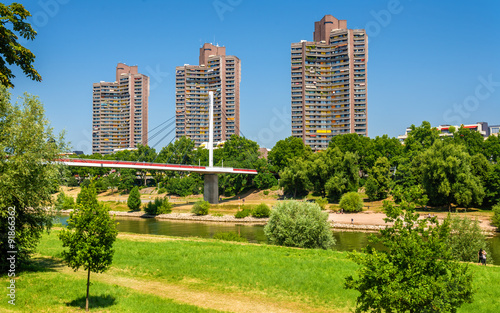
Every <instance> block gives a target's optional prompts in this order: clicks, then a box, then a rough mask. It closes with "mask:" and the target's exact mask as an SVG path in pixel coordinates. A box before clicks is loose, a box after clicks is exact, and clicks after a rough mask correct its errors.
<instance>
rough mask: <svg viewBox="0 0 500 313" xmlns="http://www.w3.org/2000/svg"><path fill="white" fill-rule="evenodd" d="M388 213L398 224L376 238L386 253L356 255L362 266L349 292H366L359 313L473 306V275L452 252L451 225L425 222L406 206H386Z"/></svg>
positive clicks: (352, 278) (372, 251)
mask: <svg viewBox="0 0 500 313" xmlns="http://www.w3.org/2000/svg"><path fill="white" fill-rule="evenodd" d="M384 208H385V213H386V215H387V218H386V219H385V220H386V222H390V223H393V225H392V226H388V227H386V228H385V229H382V230H380V237H379V238H377V237H375V236H372V237H371V239H370V242H371V243H379V244H381V245H382V246H383V247H384V249H382V250H375V249H373V248H371V247H368V248H367V249H366V250H365V253H362V254H361V253H352V254H350V257H351V258H352V259H353V260H354V262H356V263H357V264H359V265H360V266H361V267H360V269H359V270H358V271H357V275H356V277H355V276H348V277H347V278H346V281H345V287H346V288H347V289H354V290H357V291H359V292H360V295H359V296H358V298H357V307H356V312H456V311H457V309H458V308H459V307H460V306H461V305H462V304H463V303H471V302H472V296H473V289H472V273H471V271H470V269H469V267H468V265H467V264H462V263H459V262H457V261H454V258H453V255H452V253H451V250H450V249H448V247H447V242H448V238H449V236H450V227H449V224H448V222H447V221H445V222H444V223H442V224H439V222H438V221H437V219H436V218H431V219H419V214H418V213H415V211H414V207H413V206H412V205H409V204H407V203H406V202H402V203H401V206H394V205H392V204H390V203H389V202H387V201H386V202H385V203H384Z"/></svg>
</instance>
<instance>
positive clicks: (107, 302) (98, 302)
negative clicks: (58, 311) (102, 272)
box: [66, 295, 116, 309]
mask: <svg viewBox="0 0 500 313" xmlns="http://www.w3.org/2000/svg"><path fill="white" fill-rule="evenodd" d="M85 300H86V297H80V298H78V299H75V300H73V301H71V302H69V303H66V306H72V307H78V308H81V309H85ZM115 303H116V298H115V297H113V296H111V295H99V296H89V309H97V308H106V307H109V306H112V305H114V304H115Z"/></svg>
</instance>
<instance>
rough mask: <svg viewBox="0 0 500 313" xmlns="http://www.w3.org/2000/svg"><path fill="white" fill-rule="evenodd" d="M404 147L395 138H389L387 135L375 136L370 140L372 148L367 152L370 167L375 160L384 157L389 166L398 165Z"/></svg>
mask: <svg viewBox="0 0 500 313" xmlns="http://www.w3.org/2000/svg"><path fill="white" fill-rule="evenodd" d="M403 153H404V147H403V145H402V144H401V142H400V141H399V139H397V138H389V136H388V135H383V136H381V137H379V136H377V137H375V139H373V140H372V147H371V149H369V150H368V151H367V158H368V159H369V164H370V167H369V168H371V167H373V165H374V164H375V162H376V160H377V159H378V158H380V157H386V158H387V160H389V163H390V164H391V166H395V165H398V164H399V159H400V158H401V157H402V156H403Z"/></svg>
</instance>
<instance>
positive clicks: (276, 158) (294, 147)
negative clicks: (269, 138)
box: [267, 136, 312, 171]
mask: <svg viewBox="0 0 500 313" xmlns="http://www.w3.org/2000/svg"><path fill="white" fill-rule="evenodd" d="M311 153H312V151H311V148H310V147H309V146H306V145H305V144H304V142H303V141H302V139H300V138H297V137H293V136H290V137H288V138H285V139H283V140H280V141H278V142H277V143H276V144H275V145H274V147H273V148H272V149H271V151H269V153H268V155H267V160H268V161H269V163H271V164H273V165H275V166H276V167H277V169H278V170H280V171H281V170H283V169H284V168H285V167H287V166H288V165H289V163H290V160H291V159H293V158H297V157H305V156H307V155H309V154H311Z"/></svg>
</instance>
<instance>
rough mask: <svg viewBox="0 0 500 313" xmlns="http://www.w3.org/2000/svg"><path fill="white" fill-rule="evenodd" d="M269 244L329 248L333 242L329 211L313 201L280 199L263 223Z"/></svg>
mask: <svg viewBox="0 0 500 313" xmlns="http://www.w3.org/2000/svg"><path fill="white" fill-rule="evenodd" d="M264 233H265V234H266V236H267V238H268V240H269V242H270V243H271V244H275V245H280V246H288V247H299V248H313V249H317V248H321V249H330V248H331V247H332V246H333V245H335V238H333V234H332V231H331V229H330V224H329V223H328V214H327V213H325V212H322V211H321V208H320V207H319V206H318V205H317V204H316V203H309V202H302V201H280V202H278V204H276V205H275V206H274V207H273V210H272V211H271V216H270V217H269V221H268V222H267V224H266V226H265V227H264Z"/></svg>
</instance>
